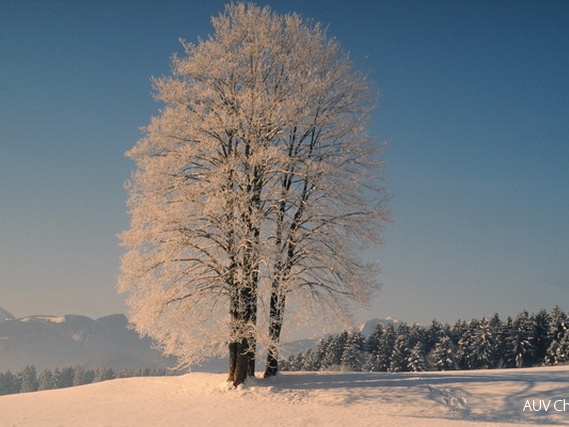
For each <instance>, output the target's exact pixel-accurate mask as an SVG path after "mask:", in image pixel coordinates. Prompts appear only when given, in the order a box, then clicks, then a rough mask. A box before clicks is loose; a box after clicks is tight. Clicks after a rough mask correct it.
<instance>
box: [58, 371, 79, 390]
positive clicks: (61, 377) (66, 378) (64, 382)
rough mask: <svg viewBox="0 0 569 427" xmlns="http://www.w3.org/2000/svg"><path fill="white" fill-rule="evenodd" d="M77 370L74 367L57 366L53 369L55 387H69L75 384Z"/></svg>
mask: <svg viewBox="0 0 569 427" xmlns="http://www.w3.org/2000/svg"><path fill="white" fill-rule="evenodd" d="M74 377H75V371H74V370H73V368H72V367H64V368H56V369H55V371H53V381H54V382H55V388H67V387H72V386H73V379H74Z"/></svg>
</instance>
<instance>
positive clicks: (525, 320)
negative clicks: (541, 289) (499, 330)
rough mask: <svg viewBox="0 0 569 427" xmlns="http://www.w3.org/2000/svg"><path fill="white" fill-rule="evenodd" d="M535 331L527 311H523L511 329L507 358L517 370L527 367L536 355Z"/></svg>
mask: <svg viewBox="0 0 569 427" xmlns="http://www.w3.org/2000/svg"><path fill="white" fill-rule="evenodd" d="M534 340H535V329H534V324H533V322H532V321H531V319H530V317H529V314H528V312H527V311H525V310H523V311H521V312H520V313H519V314H518V315H517V316H516V318H515V319H514V321H513V322H512V326H511V328H510V334H509V336H508V339H507V347H506V351H507V354H506V357H507V358H508V359H509V361H510V364H511V365H513V366H515V367H516V368H521V367H523V366H527V365H528V364H529V363H530V361H531V357H532V355H533V353H534Z"/></svg>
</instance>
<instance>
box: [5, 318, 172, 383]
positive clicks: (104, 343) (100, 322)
mask: <svg viewBox="0 0 569 427" xmlns="http://www.w3.org/2000/svg"><path fill="white" fill-rule="evenodd" d="M28 365H33V366H35V367H36V369H38V370H41V369H53V368H57V367H64V366H76V365H82V366H84V367H85V368H89V369H94V368H99V367H106V368H112V369H115V370H120V369H124V368H132V369H140V368H164V367H172V366H174V365H175V361H174V360H173V359H169V358H166V357H164V356H163V355H162V354H161V352H160V351H159V350H156V349H155V348H153V345H152V341H151V340H150V339H148V338H143V339H141V338H139V336H138V334H137V333H136V332H135V331H132V330H130V329H128V321H127V318H126V316H124V315H123V314H113V315H110V316H104V317H101V318H99V319H95V320H93V319H91V318H89V317H86V316H77V315H65V316H28V317H23V318H21V319H16V318H15V317H14V316H13V315H12V314H10V312H8V311H6V310H5V309H3V308H1V307H0V372H5V371H7V370H11V371H20V370H22V369H23V368H25V367H26V366H28Z"/></svg>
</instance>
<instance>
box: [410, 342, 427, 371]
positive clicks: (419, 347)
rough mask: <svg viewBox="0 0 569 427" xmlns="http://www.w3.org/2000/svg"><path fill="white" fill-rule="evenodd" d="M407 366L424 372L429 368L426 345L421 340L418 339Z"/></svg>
mask: <svg viewBox="0 0 569 427" xmlns="http://www.w3.org/2000/svg"><path fill="white" fill-rule="evenodd" d="M407 366H408V367H409V370H410V371H412V372H423V371H426V370H427V357H426V353H425V346H424V345H423V343H422V342H421V341H417V342H416V344H415V345H414V346H413V348H412V349H411V351H410V353H409V356H407Z"/></svg>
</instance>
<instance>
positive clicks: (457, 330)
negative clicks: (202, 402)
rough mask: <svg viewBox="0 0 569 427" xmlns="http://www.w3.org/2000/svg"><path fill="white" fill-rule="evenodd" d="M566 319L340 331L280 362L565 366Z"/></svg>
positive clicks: (539, 316) (560, 315)
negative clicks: (365, 332) (364, 332)
mask: <svg viewBox="0 0 569 427" xmlns="http://www.w3.org/2000/svg"><path fill="white" fill-rule="evenodd" d="M568 330H569V319H568V317H567V314H566V313H565V312H563V311H562V310H561V309H560V308H559V307H555V308H553V309H552V310H551V311H549V312H548V311H547V310H545V309H542V310H540V311H538V312H537V313H531V314H530V313H528V312H527V311H525V310H524V311H521V312H520V313H519V314H518V315H517V316H516V317H515V318H511V317H508V318H507V319H506V320H502V319H501V318H500V316H499V315H498V314H495V315H494V316H493V317H491V318H487V317H483V318H482V319H473V320H471V321H461V320H459V321H457V322H456V323H455V324H453V325H449V324H446V323H445V324H443V323H439V322H437V321H436V320H433V322H432V323H431V325H430V326H428V327H424V326H421V325H418V324H413V325H408V324H406V323H399V324H387V325H383V324H378V325H377V326H376V328H375V329H374V330H373V331H372V333H371V334H370V335H369V337H364V336H363V335H362V334H361V333H360V332H357V331H344V332H342V333H340V334H338V335H335V336H334V335H332V336H328V337H325V338H322V339H321V340H320V341H319V342H318V344H317V345H316V347H315V348H310V349H308V350H306V351H303V352H300V353H298V354H295V355H292V356H290V357H289V358H288V359H287V360H286V361H285V362H284V363H282V365H283V366H282V369H283V370H290V371H299V370H306V371H321V370H331V371H342V370H343V371H364V372H403V371H411V372H417V371H444V370H455V369H496V368H521V367H533V366H553V365H560V364H565V363H568V362H569V331H568Z"/></svg>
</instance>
